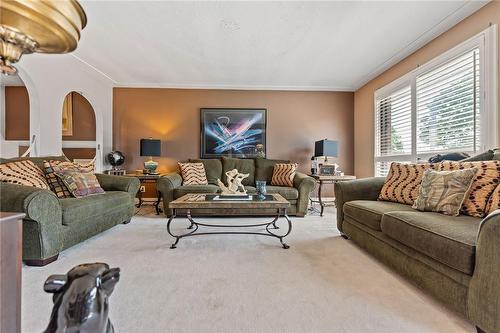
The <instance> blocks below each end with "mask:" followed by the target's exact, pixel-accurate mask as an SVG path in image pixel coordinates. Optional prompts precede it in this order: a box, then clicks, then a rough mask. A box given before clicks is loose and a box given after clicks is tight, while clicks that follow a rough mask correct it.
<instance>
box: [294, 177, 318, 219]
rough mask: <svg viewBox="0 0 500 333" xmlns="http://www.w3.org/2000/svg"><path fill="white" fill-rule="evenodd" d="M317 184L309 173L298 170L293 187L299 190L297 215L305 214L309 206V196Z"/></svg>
mask: <svg viewBox="0 0 500 333" xmlns="http://www.w3.org/2000/svg"><path fill="white" fill-rule="evenodd" d="M315 186H316V181H315V180H314V178H312V177H309V176H308V175H306V174H304V173H301V172H297V173H295V177H294V178H293V187H295V188H296V189H297V190H298V191H299V198H298V199H297V212H296V215H297V216H305V215H306V213H307V207H308V205H309V196H310V195H311V192H312V191H313V190H314V187H315Z"/></svg>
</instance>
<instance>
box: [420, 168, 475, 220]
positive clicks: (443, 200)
mask: <svg viewBox="0 0 500 333" xmlns="http://www.w3.org/2000/svg"><path fill="white" fill-rule="evenodd" d="M476 171H477V169H465V170H457V171H434V170H431V169H429V170H426V171H425V172H424V177H423V178H422V183H421V184H420V190H419V195H418V198H417V199H416V200H415V203H414V204H413V208H415V209H418V210H421V211H426V212H438V213H443V214H446V215H451V216H458V215H460V208H461V207H462V203H463V202H464V200H465V198H466V196H467V195H468V193H469V190H470V187H471V185H472V180H473V178H474V176H475V175H476Z"/></svg>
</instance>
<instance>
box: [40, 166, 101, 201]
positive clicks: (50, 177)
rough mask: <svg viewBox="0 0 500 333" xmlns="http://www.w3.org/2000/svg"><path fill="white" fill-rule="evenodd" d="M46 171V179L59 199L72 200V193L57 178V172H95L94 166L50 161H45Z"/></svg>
mask: <svg viewBox="0 0 500 333" xmlns="http://www.w3.org/2000/svg"><path fill="white" fill-rule="evenodd" d="M43 167H44V169H45V179H47V183H48V184H49V187H50V189H51V190H52V192H54V193H55V194H56V196H57V197H58V198H71V196H72V195H71V192H70V191H69V190H68V187H67V186H66V184H64V182H63V181H62V179H61V178H59V177H57V175H56V172H64V171H76V172H94V164H93V163H92V164H85V165H83V164H78V163H73V162H69V161H56V160H49V161H43Z"/></svg>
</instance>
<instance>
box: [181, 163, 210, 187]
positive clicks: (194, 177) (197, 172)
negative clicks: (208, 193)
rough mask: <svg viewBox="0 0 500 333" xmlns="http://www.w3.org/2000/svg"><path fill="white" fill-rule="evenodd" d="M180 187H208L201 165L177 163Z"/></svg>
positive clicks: (203, 168)
mask: <svg viewBox="0 0 500 333" xmlns="http://www.w3.org/2000/svg"><path fill="white" fill-rule="evenodd" d="M179 168H180V169H181V175H182V185H208V180H207V174H206V173H205V167H204V166H203V163H201V162H197V163H179Z"/></svg>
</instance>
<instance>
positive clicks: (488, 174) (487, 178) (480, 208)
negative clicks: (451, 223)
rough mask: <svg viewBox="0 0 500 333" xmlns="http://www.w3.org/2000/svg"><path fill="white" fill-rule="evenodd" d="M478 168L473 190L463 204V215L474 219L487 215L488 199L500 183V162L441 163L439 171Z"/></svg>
mask: <svg viewBox="0 0 500 333" xmlns="http://www.w3.org/2000/svg"><path fill="white" fill-rule="evenodd" d="M470 168H476V169H477V171H476V176H475V177H474V180H473V181H472V186H471V190H470V192H469V195H468V196H467V198H465V200H464V203H463V204H462V209H461V213H462V214H465V215H470V216H474V217H484V216H485V215H486V205H487V203H488V199H489V197H490V196H491V194H492V193H493V191H494V190H495V188H496V187H497V185H498V184H499V182H500V161H477V162H449V161H445V162H441V164H440V165H439V169H440V170H442V171H445V170H462V169H470Z"/></svg>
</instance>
